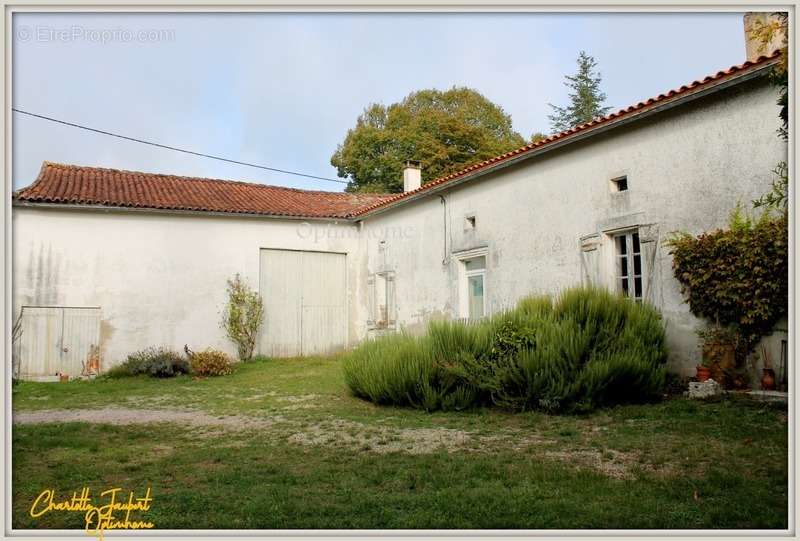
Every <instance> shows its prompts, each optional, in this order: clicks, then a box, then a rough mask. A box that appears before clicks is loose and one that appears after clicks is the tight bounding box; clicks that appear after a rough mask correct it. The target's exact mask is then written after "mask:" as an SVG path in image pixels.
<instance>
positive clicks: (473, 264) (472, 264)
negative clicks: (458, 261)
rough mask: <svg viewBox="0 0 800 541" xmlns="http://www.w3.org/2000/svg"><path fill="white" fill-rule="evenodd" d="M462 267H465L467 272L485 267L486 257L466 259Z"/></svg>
mask: <svg viewBox="0 0 800 541" xmlns="http://www.w3.org/2000/svg"><path fill="white" fill-rule="evenodd" d="M464 267H465V268H466V269H467V272H469V271H474V270H481V269H485V268H486V258H485V257H476V258H474V259H467V260H466V261H464Z"/></svg>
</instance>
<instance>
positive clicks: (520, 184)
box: [12, 54, 787, 378]
mask: <svg viewBox="0 0 800 541" xmlns="http://www.w3.org/2000/svg"><path fill="white" fill-rule="evenodd" d="M777 61H778V54H771V55H769V56H767V57H760V58H758V59H752V60H750V61H747V62H745V63H744V64H742V65H739V66H734V67H731V68H729V69H727V70H724V71H720V72H718V73H715V74H712V75H710V76H708V77H706V78H704V79H702V80H698V81H694V82H692V83H690V84H687V85H685V86H682V87H680V88H678V89H675V90H671V91H669V92H666V93H664V94H661V95H659V96H657V97H654V98H651V99H649V100H647V101H643V102H640V103H637V104H634V105H632V106H630V107H627V108H625V109H622V110H620V111H618V112H616V113H612V114H610V115H608V116H606V117H603V118H600V119H596V120H594V121H592V122H590V123H588V124H585V125H583V126H579V127H577V128H575V129H572V130H569V131H567V132H564V133H561V134H558V135H555V136H553V137H550V138H549V139H546V140H544V141H541V142H538V143H536V144H531V145H528V146H525V147H523V148H520V149H517V150H515V151H513V152H509V153H507V154H504V155H502V156H497V157H496V158H493V159H491V160H487V161H485V162H482V163H479V164H476V165H474V166H472V167H469V168H467V169H465V170H463V171H461V172H459V173H457V174H454V175H450V176H447V177H444V178H440V179H437V180H434V181H432V182H429V183H427V184H425V185H423V186H421V185H420V170H419V166H418V164H415V163H413V162H410V163H409V164H408V165H407V167H406V169H405V171H404V186H405V191H404V192H403V193H402V194H394V195H356V194H348V193H333V192H322V191H305V190H295V189H289V188H279V187H274V186H266V185H261V184H249V183H243V182H232V181H223V180H212V179H202V178H186V177H176V176H171V175H159V174H151V173H139V172H131V171H119V170H112V169H104V168H98V167H83V166H75V165H62V164H56V163H49V162H46V163H44V164H43V166H42V169H41V172H40V173H39V176H38V178H37V179H36V180H35V182H33V184H31V185H30V186H28V187H26V188H23V189H21V190H18V191H17V192H15V194H14V198H13V211H12V228H13V269H12V273H13V274H12V276H13V279H12V280H13V310H14V314H15V316H20V314H22V317H21V320H20V321H21V325H20V329H21V335H20V336H19V339H18V340H17V346H18V347H17V354H16V358H17V359H18V360H19V361H20V372H21V375H22V376H23V377H31V378H35V377H48V376H52V375H53V374H56V373H58V372H61V373H68V374H72V375H76V374H80V373H81V371H85V370H86V364H87V360H90V359H94V358H98V357H99V358H100V359H101V362H102V364H103V366H104V367H108V366H110V365H112V364H114V363H118V362H120V361H122V360H124V358H125V356H126V355H127V354H128V353H131V352H133V351H135V350H138V349H141V348H144V347H147V346H151V345H168V346H171V347H174V348H176V349H180V348H183V346H184V344H188V345H189V346H190V347H192V348H195V349H196V348H203V347H206V346H211V347H216V348H220V349H224V350H227V351H229V352H233V351H234V350H233V347H232V344H231V343H230V342H228V341H227V339H226V338H225V336H224V332H223V331H222V330H221V329H220V326H219V321H220V311H221V309H222V307H223V305H224V303H225V283H226V279H228V278H230V277H232V276H233V275H234V274H236V273H239V274H240V275H241V276H242V278H243V279H244V280H245V281H246V282H248V283H249V284H250V285H251V286H253V287H254V288H256V289H258V291H259V292H260V294H261V296H262V297H263V300H264V304H265V324H264V326H263V330H262V333H261V336H260V338H259V342H258V345H257V351H258V352H260V353H263V354H266V355H278V356H294V355H313V354H325V353H329V352H332V351H335V350H338V349H342V348H347V347H351V346H353V345H355V344H356V343H358V342H359V341H360V340H363V339H364V338H366V337H369V336H375V335H379V334H382V333H386V332H394V331H397V330H399V329H406V330H408V331H410V332H419V331H420V330H421V329H423V328H424V327H425V325H426V324H427V322H429V321H431V320H434V319H437V318H478V317H482V316H484V315H487V314H491V313H495V312H497V311H500V310H503V309H505V308H508V307H511V306H513V305H514V304H515V303H516V301H517V300H519V299H520V298H521V297H524V296H526V295H529V294H531V293H555V292H557V291H559V290H560V289H562V288H565V287H569V286H572V285H575V284H577V283H581V282H583V283H593V284H598V285H603V286H606V287H609V288H612V289H616V290H619V291H621V292H623V293H624V294H626V295H628V296H629V297H631V298H632V299H635V300H640V299H641V300H646V301H648V302H651V303H653V304H655V305H656V306H657V307H658V309H659V310H660V311H661V312H662V313H663V315H664V319H665V323H666V328H667V335H668V340H669V346H670V366H671V368H672V369H673V370H674V371H677V372H681V373H684V374H689V373H692V372H693V370H694V366H695V364H696V363H697V359H698V356H699V352H698V350H697V337H696V335H695V331H696V330H697V329H698V328H699V327H700V326H701V325H702V323H701V322H700V321H699V320H697V319H696V318H695V317H694V316H692V315H691V314H690V312H689V309H688V306H687V305H686V304H685V303H684V302H683V298H682V295H681V293H680V287H679V284H678V283H677V281H676V280H675V279H674V277H673V276H672V270H671V258H670V256H669V254H668V253H667V252H666V250H665V249H664V247H663V245H662V242H663V240H664V239H665V237H666V236H667V235H668V234H669V233H670V232H672V231H675V230H686V231H689V232H691V233H694V234H696V233H700V232H702V231H707V230H711V229H714V228H718V227H724V226H725V225H726V223H727V220H728V216H729V213H730V211H731V209H732V208H733V207H734V206H735V205H736V203H737V202H738V201H742V202H744V203H747V202H749V201H751V200H752V199H754V198H756V197H758V196H759V195H761V194H762V193H764V192H765V191H767V190H768V189H769V188H770V185H771V182H772V180H773V175H772V173H771V171H772V169H773V168H774V167H775V165H776V164H777V163H778V162H780V161H784V160H786V158H787V145H786V143H785V142H784V141H782V140H781V139H780V138H779V137H778V136H777V133H776V130H777V128H778V127H779V118H778V107H777V105H776V97H777V91H776V89H775V88H774V87H773V86H771V84H770V83H769V81H768V78H767V74H768V73H769V72H770V70H771V69H772V67H773V65H774V64H775V63H776V62H777ZM771 339H772V340H773V342H771V345H770V347H772V348H780V347H781V340H785V334H783V335H780V334H778V335H775V337H774V338H771ZM776 341H777V342H776ZM774 358H777V356H774Z"/></svg>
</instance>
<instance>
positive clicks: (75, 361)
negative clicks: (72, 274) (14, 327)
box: [19, 306, 100, 378]
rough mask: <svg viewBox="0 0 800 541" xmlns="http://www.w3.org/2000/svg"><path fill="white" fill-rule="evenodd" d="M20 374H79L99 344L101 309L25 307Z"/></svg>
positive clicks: (31, 375) (35, 375)
mask: <svg viewBox="0 0 800 541" xmlns="http://www.w3.org/2000/svg"><path fill="white" fill-rule="evenodd" d="M21 325H22V334H21V336H20V349H19V356H20V368H19V370H20V377H22V378H35V377H45V376H55V375H56V374H59V373H60V374H68V375H69V376H72V377H76V376H80V375H81V374H82V372H83V370H84V363H87V362H88V359H89V357H90V355H91V354H92V353H93V352H95V351H96V350H97V348H99V345H100V308H96V307H63V306H23V307H22V320H21Z"/></svg>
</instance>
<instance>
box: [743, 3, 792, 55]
mask: <svg viewBox="0 0 800 541" xmlns="http://www.w3.org/2000/svg"><path fill="white" fill-rule="evenodd" d="M773 25H774V26H775V27H776V29H775V31H774V32H773V34H772V39H771V40H770V42H769V43H763V42H762V41H761V40H760V39H758V38H755V39H754V37H753V31H754V30H759V29H763V28H765V27H767V26H773ZM744 44H745V50H746V52H747V60H748V61H750V62H754V61H756V60H758V57H760V56H769V55H771V54H772V53H774V52H775V51H777V50H778V49H780V48H781V47H783V46H784V45H786V27H785V26H784V23H783V21H782V20H781V18H780V17H779V15H778V14H777V13H762V12H759V13H755V12H749V13H745V14H744Z"/></svg>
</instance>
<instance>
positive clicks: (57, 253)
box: [12, 207, 364, 367]
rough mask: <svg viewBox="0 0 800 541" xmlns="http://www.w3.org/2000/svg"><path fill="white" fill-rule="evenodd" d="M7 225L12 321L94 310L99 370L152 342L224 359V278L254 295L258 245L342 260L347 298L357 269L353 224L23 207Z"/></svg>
mask: <svg viewBox="0 0 800 541" xmlns="http://www.w3.org/2000/svg"><path fill="white" fill-rule="evenodd" d="M12 219H13V248H12V249H13V275H12V280H13V290H14V297H13V310H14V314H15V315H16V314H19V310H20V306H22V305H59V306H65V305H66V306H100V307H101V309H102V324H101V335H102V336H101V339H102V356H103V362H104V366H105V367H108V366H110V365H111V364H114V363H116V362H119V361H121V360H123V359H124V358H125V356H126V355H127V354H128V353H130V352H132V351H135V350H138V349H141V348H143V347H147V346H152V345H167V346H171V347H174V348H176V349H178V350H181V349H182V348H183V345H184V344H189V346H190V347H192V348H195V349H199V348H204V347H209V346H210V347H215V348H219V349H223V350H225V351H228V352H229V353H231V354H233V353H234V352H235V350H234V348H233V346H232V344H231V343H230V342H229V341H228V340H227V339H226V338H225V336H224V333H223V331H222V330H221V329H220V327H219V321H220V314H221V309H222V307H223V306H224V303H225V281H226V279H227V278H229V277H232V276H233V275H234V274H235V273H237V272H238V273H240V274H241V275H242V277H243V278H244V279H245V280H246V281H247V282H248V283H249V284H250V286H251V287H253V288H255V289H258V286H259V279H258V278H259V276H258V273H259V249H260V248H284V249H294V250H306V249H308V250H321V251H334V252H344V253H347V261H348V263H347V265H348V273H347V274H348V290H350V291H354V290H355V288H356V283H357V282H358V280H359V276H358V273H359V271H360V269H361V268H363V266H364V265H363V264H360V265H359V264H357V261H356V258H357V254H354V250H355V248H357V238H356V237H357V230H356V228H355V226H353V225H352V224H343V225H337V224H321V225H320V226H314V225H312V224H303V223H302V222H299V221H291V220H276V219H258V218H236V217H209V216H202V215H191V216H175V215H163V214H161V215H159V214H150V213H144V212H97V211H76V210H57V209H47V210H38V209H34V208H24V207H15V208H14V209H13V213H12ZM265 300H266V301H267V302H268V299H265ZM349 319H350V322H351V328H350V329H349V337H350V338H349V339H350V341H351V343H353V342H354V341H355V340H356V339H357V337H358V334H357V332H356V327H355V322H356V321H355V318H354V317H352V316H351V317H350V318H349Z"/></svg>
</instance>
